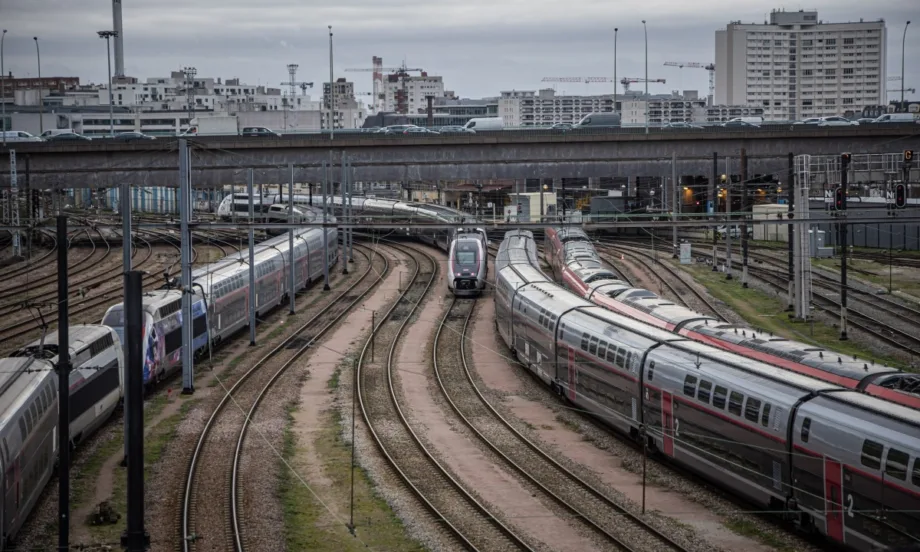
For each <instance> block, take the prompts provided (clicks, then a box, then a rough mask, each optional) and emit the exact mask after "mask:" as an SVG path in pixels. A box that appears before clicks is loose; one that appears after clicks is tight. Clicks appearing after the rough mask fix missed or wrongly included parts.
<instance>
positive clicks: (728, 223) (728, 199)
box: [725, 156, 732, 280]
mask: <svg viewBox="0 0 920 552" xmlns="http://www.w3.org/2000/svg"><path fill="white" fill-rule="evenodd" d="M731 166H732V160H731V157H728V156H726V157H725V174H726V175H727V178H726V180H725V219H726V220H725V270H726V272H727V274H726V275H725V279H726V280H731V279H732V171H731Z"/></svg>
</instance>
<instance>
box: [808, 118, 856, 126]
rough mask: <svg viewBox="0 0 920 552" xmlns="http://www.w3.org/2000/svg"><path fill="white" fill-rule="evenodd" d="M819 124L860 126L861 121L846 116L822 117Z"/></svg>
mask: <svg viewBox="0 0 920 552" xmlns="http://www.w3.org/2000/svg"><path fill="white" fill-rule="evenodd" d="M818 126H822V127H823V126H859V123H857V122H856V121H851V120H849V119H847V118H846V117H821V121H820V122H818Z"/></svg>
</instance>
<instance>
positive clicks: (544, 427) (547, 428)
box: [540, 424, 556, 431]
mask: <svg viewBox="0 0 920 552" xmlns="http://www.w3.org/2000/svg"><path fill="white" fill-rule="evenodd" d="M540 429H545V430H547V431H552V430H553V429H556V428H554V427H553V426H551V425H549V424H542V425H540Z"/></svg>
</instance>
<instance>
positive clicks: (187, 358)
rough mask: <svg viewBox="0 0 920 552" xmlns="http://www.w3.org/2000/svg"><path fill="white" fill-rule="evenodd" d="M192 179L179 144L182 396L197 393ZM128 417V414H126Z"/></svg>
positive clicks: (184, 148) (182, 145)
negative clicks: (193, 296) (193, 316)
mask: <svg viewBox="0 0 920 552" xmlns="http://www.w3.org/2000/svg"><path fill="white" fill-rule="evenodd" d="M190 183H191V181H190V176H189V151H188V140H186V139H184V138H182V139H180V140H179V232H180V233H181V236H179V243H180V255H181V262H182V265H181V270H182V286H181V290H182V320H183V324H182V393H183V394H190V393H194V392H195V364H194V361H193V360H192V342H193V339H192V337H191V336H192V327H193V323H192V240H191V237H192V236H191V233H190V232H189V212H190V211H191V209H190V205H189V199H190V198H191V191H190V188H191V186H190ZM126 415H127V414H126Z"/></svg>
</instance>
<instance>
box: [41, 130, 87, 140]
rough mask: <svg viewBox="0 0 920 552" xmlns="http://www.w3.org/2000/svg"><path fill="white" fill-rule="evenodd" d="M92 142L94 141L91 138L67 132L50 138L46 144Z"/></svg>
mask: <svg viewBox="0 0 920 552" xmlns="http://www.w3.org/2000/svg"><path fill="white" fill-rule="evenodd" d="M90 140H92V138H90V137H89V136H83V135H82V134H77V133H76V132H65V133H63V134H55V135H54V136H49V137H48V139H47V140H46V142H89V141H90Z"/></svg>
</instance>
